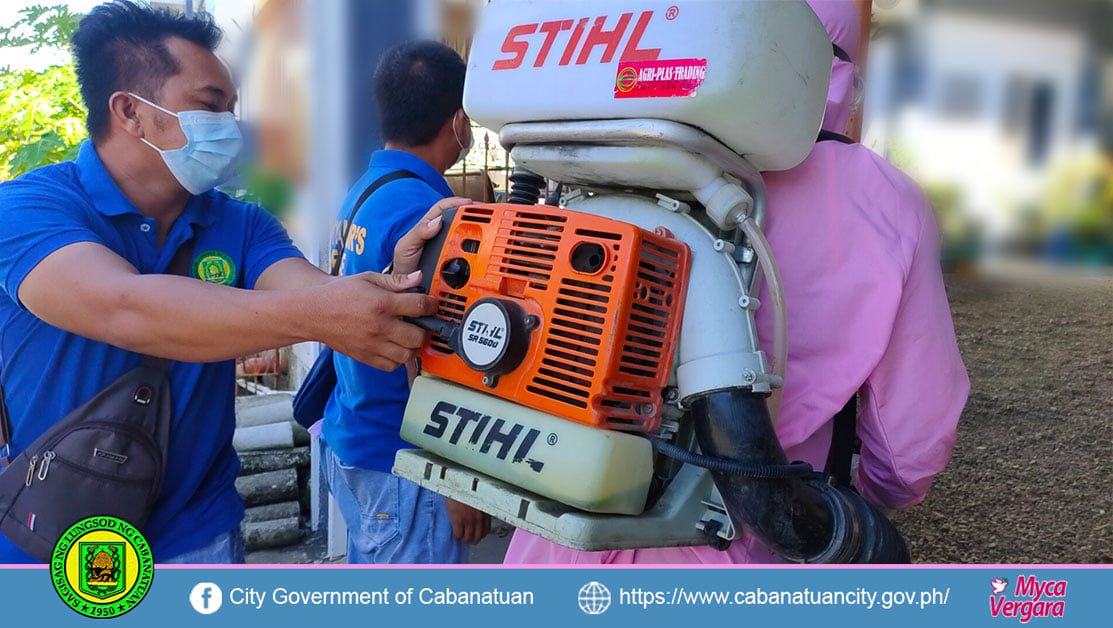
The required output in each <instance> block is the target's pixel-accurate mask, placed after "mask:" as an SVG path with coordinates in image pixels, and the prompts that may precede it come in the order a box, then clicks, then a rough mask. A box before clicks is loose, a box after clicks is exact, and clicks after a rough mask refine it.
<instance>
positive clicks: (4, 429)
mask: <svg viewBox="0 0 1113 628" xmlns="http://www.w3.org/2000/svg"><path fill="white" fill-rule="evenodd" d="M192 262H193V239H192V238H190V239H189V240H187V241H186V242H185V243H183V244H182V245H181V246H179V247H178V251H177V252H176V253H174V257H173V258H172V259H171V260H170V263H169V264H168V265H167V266H166V273H165V274H167V275H179V276H182V277H189V274H190V264H191V263H192ZM143 364H144V365H146V366H149V367H152V368H156V369H161V370H164V371H165V370H166V369H167V368H168V367H169V366H170V360H167V359H166V358H156V357H154V356H150V355H144V356H143ZM11 442H12V420H11V414H10V413H9V412H8V404H7V401H6V400H5V399H4V383H3V382H0V467H7V466H8V462H10V460H9V459H10V458H11Z"/></svg>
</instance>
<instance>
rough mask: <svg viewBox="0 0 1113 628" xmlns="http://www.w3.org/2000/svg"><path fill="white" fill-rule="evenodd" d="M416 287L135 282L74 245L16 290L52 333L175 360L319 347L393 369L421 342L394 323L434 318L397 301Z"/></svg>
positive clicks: (161, 278)
mask: <svg viewBox="0 0 1113 628" xmlns="http://www.w3.org/2000/svg"><path fill="white" fill-rule="evenodd" d="M275 266H277V264H276V265H275ZM268 270H270V269H268ZM276 270H277V269H276ZM299 274H300V276H302V277H306V276H309V275H310V274H309V273H307V272H306V273H299ZM321 274H322V275H323V273H321ZM326 277H327V276H326ZM419 281H420V276H419V275H411V276H391V277H386V276H382V275H378V274H376V273H362V274H360V275H354V276H352V277H343V278H338V279H336V280H333V281H329V282H327V283H324V284H319V285H315V286H309V287H302V288H297V289H287V290H256V291H252V290H240V289H236V288H229V287H227V286H215V285H211V284H206V283H205V282H202V281H196V280H192V279H187V278H184V277H177V276H173V275H143V274H140V273H139V272H138V271H137V270H136V269H135V268H134V267H133V266H132V265H131V264H129V263H128V262H127V261H126V260H124V259H123V258H121V257H119V256H118V255H116V254H115V253H113V252H112V251H110V250H109V249H107V248H106V247H104V246H102V245H100V244H95V243H92V242H78V243H75V244H70V245H68V246H65V247H62V248H60V249H58V250H56V251H54V252H53V253H51V254H50V255H48V256H47V257H46V258H44V259H43V260H42V261H41V262H40V263H39V264H38V265H36V266H35V268H34V269H33V270H31V271H30V272H29V273H28V274H27V276H26V277H25V278H24V280H23V282H22V284H21V285H20V288H19V299H20V301H21V302H22V303H23V304H24V305H25V306H26V307H27V309H28V310H30V311H31V312H32V313H33V314H35V316H37V317H39V318H40V319H42V320H44V321H46V322H47V323H50V324H51V325H54V326H55V327H59V328H61V329H65V330H66V331H69V332H72V333H75V334H78V335H81V336H84V337H86V338H91V339H93V340H98V341H101V342H106V343H109V344H112V345H115V346H118V347H121V348H124V349H127V350H130V351H136V352H140V353H147V354H150V355H156V356H160V357H166V358H171V359H175V360H182V361H190V362H212V361H217V360H225V359H230V358H233V357H236V356H240V355H245V354H248V353H253V352H255V351H261V350H264V349H268V348H272V347H277V346H282V345H287V344H292V343H295V342H303V341H319V342H323V343H325V344H328V345H329V346H331V347H333V348H334V349H336V350H338V351H341V352H342V353H345V354H347V355H351V356H353V357H355V358H356V359H358V360H360V361H362V362H365V363H367V364H370V365H371V366H374V367H376V368H382V369H384V370H393V369H394V368H397V367H398V365H399V364H402V363H404V362H406V361H408V360H409V359H410V358H412V357H413V355H414V352H415V350H416V349H417V348H419V347H420V346H421V344H422V342H423V341H424V338H425V334H424V332H423V331H422V330H421V329H419V328H418V327H416V326H413V325H410V324H408V323H405V322H403V321H402V320H400V317H402V316H423V315H428V314H432V313H433V312H435V311H436V306H435V302H434V301H433V299H431V298H429V297H427V296H425V295H419V294H405V293H401V292H402V291H404V290H406V289H408V288H410V287H412V286H414V285H417V283H418V282H419Z"/></svg>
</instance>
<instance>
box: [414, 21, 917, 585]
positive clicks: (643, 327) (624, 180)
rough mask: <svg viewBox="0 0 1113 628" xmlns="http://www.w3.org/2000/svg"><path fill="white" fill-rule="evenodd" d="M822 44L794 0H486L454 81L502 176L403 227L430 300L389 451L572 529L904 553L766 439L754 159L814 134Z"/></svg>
mask: <svg viewBox="0 0 1113 628" xmlns="http://www.w3.org/2000/svg"><path fill="white" fill-rule="evenodd" d="M831 58H832V49H831V42H830V40H829V39H828V38H827V35H826V33H825V31H824V29H823V27H822V25H821V24H820V22H819V20H818V19H817V18H816V16H815V15H814V14H813V13H812V12H811V10H810V9H809V8H808V7H807V5H805V4H804V3H803V2H734V1H731V0H707V1H699V2H696V1H688V2H684V1H680V0H670V1H668V2H646V1H644V0H639V1H637V2H635V1H632V0H616V1H614V2H607V3H597V2H586V1H585V2H574V1H573V2H541V1H530V0H519V1H516V2H509V1H499V0H496V1H494V2H492V3H490V4H489V5H488V6H487V7H486V8H485V9H484V10H483V14H482V16H481V19H480V23H479V27H478V29H477V32H476V35H475V39H474V42H473V44H472V48H471V54H470V59H469V62H468V75H467V82H466V85H465V90H464V106H465V109H466V110H467V112H468V114H469V115H470V116H471V118H472V119H474V120H476V121H477V122H479V123H480V124H482V125H483V126H485V127H488V128H491V129H497V130H499V133H500V139H501V142H502V144H503V146H505V147H507V148H508V149H510V150H511V156H512V157H513V159H514V162H515V164H516V165H517V169H516V171H515V174H514V175H513V176H512V181H513V182H514V186H513V191H512V192H511V194H510V198H509V201H510V202H509V203H505V204H479V205H469V206H464V207H461V208H459V209H457V210H455V211H453V212H450V213H448V214H446V216H445V222H444V225H445V226H444V227H442V230H441V233H440V234H439V235H438V237H437V238H436V239H435V240H433V241H431V242H429V243H428V245H427V246H426V248H425V251H424V254H423V258H422V269H423V270H424V271H425V281H426V282H427V285H426V286H425V288H426V289H427V290H428V292H429V294H431V295H433V296H434V297H436V299H437V300H438V302H439V306H440V309H439V312H438V313H437V315H436V316H435V317H433V318H429V319H424V320H422V321H421V324H422V325H423V326H424V327H426V328H427V329H429V330H431V331H432V332H433V333H431V334H430V338H429V340H428V341H427V342H426V345H425V346H424V348H423V349H422V352H421V359H420V363H421V374H420V375H419V376H418V377H417V379H416V381H415V382H414V384H413V390H412V394H411V397H410V401H409V403H408V405H407V407H406V412H405V418H404V421H403V424H402V430H401V435H402V438H404V439H405V440H406V441H408V442H410V443H412V444H414V445H415V446H417V447H418V448H419V449H411V450H402V451H400V452H399V453H398V456H397V458H396V460H395V463H394V473H395V474H397V475H399V476H401V477H404V478H406V479H409V480H411V481H413V482H416V483H418V484H420V485H421V486H424V487H426V488H429V489H431V490H433V491H436V492H438V493H441V494H443V495H445V496H447V497H451V498H452V499H455V500H458V501H460V502H463V503H465V504H468V505H470V506H473V507H475V508H478V509H480V510H482V511H485V512H487V513H490V514H492V515H494V516H496V517H498V518H500V519H503V520H504V521H507V522H508V523H510V524H512V525H514V526H517V527H520V528H523V529H525V530H528V531H530V532H533V533H535V534H538V535H540V536H542V537H544V538H547V539H550V540H552V541H554V542H556V543H560V544H562V545H565V546H568V547H572V548H576V549H583V550H603V549H627V548H641V547H669V546H685V545H711V546H714V547H718V548H725V547H726V546H727V545H728V544H729V543H730V542H731V540H733V539H735V538H737V537H738V536H739V534H740V533H741V531H742V530H743V529H744V530H746V531H747V532H749V533H750V534H752V535H754V536H755V537H756V538H758V539H759V540H761V541H762V542H764V543H765V544H766V545H767V546H769V548H770V549H772V550H773V551H775V552H776V553H777V554H778V555H779V556H781V557H782V558H784V559H785V560H789V561H796V562H882V563H896V562H907V561H908V551H907V548H906V546H905V544H904V541H903V539H902V538H901V537H900V535H899V533H898V532H897V531H896V529H895V528H894V527H893V526H892V524H891V523H890V522H889V521H888V519H886V517H885V516H884V515H883V514H882V513H881V512H879V511H878V510H877V509H876V508H875V507H873V506H871V505H870V504H868V503H867V502H866V501H865V500H863V499H862V498H861V497H860V496H858V494H857V493H855V492H854V491H853V490H852V489H849V488H846V487H841V486H836V485H834V484H833V483H832V482H830V481H829V480H828V478H827V477H826V476H825V475H824V474H821V473H815V472H813V471H812V469H811V467H810V466H809V465H807V464H804V463H791V462H790V461H788V460H787V459H786V458H785V454H784V451H783V450H782V448H781V445H780V443H779V442H778V440H777V437H776V434H775V433H774V426H773V422H772V420H771V419H770V415H769V411H768V409H767V408H766V401H765V400H766V398H767V397H768V395H769V393H770V392H771V391H772V390H773V389H774V388H777V387H779V386H781V384H782V375H783V373H784V364H785V357H786V353H787V350H786V340H785V315H784V297H783V292H782V290H781V286H780V281H779V277H778V274H777V269H776V265H775V262H774V260H773V256H772V254H771V253H770V251H769V247H768V244H767V243H766V241H765V238H764V236H763V235H762V231H761V225H762V223H763V221H764V217H765V194H764V186H763V184H762V179H761V176H760V174H759V172H760V171H762V170H782V169H786V168H791V167H793V166H795V165H796V164H798V163H799V162H800V161H802V160H803V159H804V157H806V156H807V154H808V152H809V151H810V150H811V147H812V145H813V144H814V142H815V138H816V135H817V132H818V130H819V127H820V122H821V120H822V118H823V112H824V105H825V99H826V94H827V84H828V80H829V75H830V69H831ZM546 180H548V181H550V182H554V183H555V184H557V185H558V186H559V187H558V188H557V189H562V190H564V191H565V192H564V194H563V196H562V197H561V198H560V201H559V207H558V206H553V205H555V204H556V200H555V198H553V199H552V200H551V204H547V205H538V204H537V203H538V200H539V199H540V195H541V193H542V190H543V189H544V188H545V187H546V185H547V184H546ZM554 197H555V195H554ZM762 281H764V282H766V283H767V284H768V288H769V297H768V300H769V301H770V302H769V303H759V302H758V299H757V298H756V295H757V294H758V289H759V284H760V283H761V282H762ZM758 307H769V308H772V310H773V314H774V316H773V318H774V320H775V324H774V328H775V339H774V342H773V348H772V359H771V360H770V359H769V358H768V357H767V356H766V354H765V353H764V352H763V351H762V350H761V349H760V348H759V347H758V339H757V332H756V330H755V326H754V311H755V310H756V309H757V308H758Z"/></svg>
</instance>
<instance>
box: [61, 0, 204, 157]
mask: <svg viewBox="0 0 1113 628" xmlns="http://www.w3.org/2000/svg"><path fill="white" fill-rule="evenodd" d="M169 37H181V38H182V39H185V40H188V41H191V42H193V43H195V44H197V45H199V46H202V47H204V48H205V49H206V50H209V51H210V52H211V51H213V50H215V49H216V46H217V44H219V43H220V38H221V31H220V27H218V26H217V25H216V23H215V22H213V18H212V16H211V15H209V14H208V13H197V14H194V15H190V16H186V15H184V14H182V13H177V12H174V11H170V10H167V9H153V8H151V7H148V6H144V5H139V4H135V3H133V2H129V1H126V0H114V1H113V2H108V3H105V4H102V5H99V6H97V7H95V8H93V10H92V11H90V12H89V13H88V14H87V15H86V16H85V17H83V18H81V23H80V24H78V26H77V31H75V32H74V34H73V39H72V44H73V57H74V60H75V62H76V65H77V82H78V84H79V85H80V86H81V97H82V98H83V99H84V100H85V107H86V108H87V109H88V111H89V113H88V115H87V116H86V118H85V128H87V129H88V130H89V136H90V137H91V138H93V140H94V141H96V140H98V139H103V138H104V135H105V134H106V133H108V128H109V126H108V120H109V118H108V115H109V114H108V98H109V96H111V95H112V93H113V92H117V91H132V92H135V93H137V94H139V95H140V96H143V97H144V98H148V99H150V100H152V101H156V102H157V100H156V98H157V96H158V93H159V91H160V90H161V89H162V85H163V83H165V82H166V79H167V78H169V77H171V76H174V75H175V74H177V73H178V72H180V71H181V68H179V67H178V62H177V61H176V60H175V59H174V56H173V55H171V54H170V51H169V50H167V48H166V40H167V38H169Z"/></svg>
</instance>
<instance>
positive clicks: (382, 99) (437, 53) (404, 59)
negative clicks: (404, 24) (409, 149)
mask: <svg viewBox="0 0 1113 628" xmlns="http://www.w3.org/2000/svg"><path fill="white" fill-rule="evenodd" d="M466 70H467V66H466V65H465V64H464V60H463V59H461V58H460V55H458V54H456V51H454V50H453V49H451V48H449V47H448V46H446V45H444V44H441V43H438V42H435V41H428V40H420V41H411V42H407V43H404V44H400V45H398V46H395V47H394V48H391V49H390V50H388V51H386V53H385V54H384V55H383V57H382V59H381V60H380V61H379V66H378V68H376V69H375V80H374V82H375V99H376V100H377V101H378V103H379V118H380V120H381V128H382V134H383V140H385V141H388V142H399V143H401V144H404V145H406V146H423V145H425V144H428V143H429V142H432V141H433V139H434V138H435V137H436V136H437V133H438V132H439V131H440V130H441V128H442V127H443V126H444V123H445V122H447V121H448V120H449V119H450V118H451V117H452V116H453V115H454V114H455V113H456V111H457V110H458V109H460V108H461V107H463V102H464V73H465V72H466Z"/></svg>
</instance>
